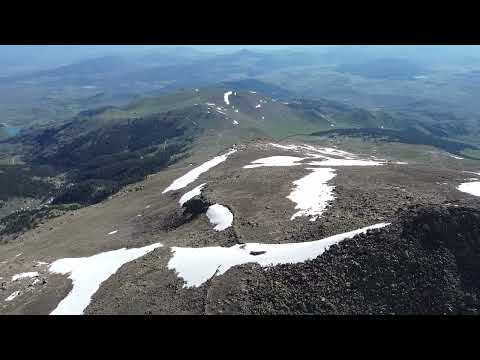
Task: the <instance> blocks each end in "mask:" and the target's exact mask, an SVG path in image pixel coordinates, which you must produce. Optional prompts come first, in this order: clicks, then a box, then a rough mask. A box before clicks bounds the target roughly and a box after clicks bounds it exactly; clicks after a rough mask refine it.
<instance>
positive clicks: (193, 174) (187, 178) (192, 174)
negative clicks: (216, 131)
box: [163, 149, 237, 194]
mask: <svg viewBox="0 0 480 360" xmlns="http://www.w3.org/2000/svg"><path fill="white" fill-rule="evenodd" d="M236 151H237V150H236V149H232V150H230V151H228V152H227V153H225V154H223V155H220V156H216V157H214V158H213V159H212V160H209V161H207V162H205V163H203V164H202V165H200V166H198V167H196V168H195V169H192V170H190V171H189V172H187V173H186V174H185V175H183V176H182V177H180V178H178V179H176V180H175V181H174V182H173V183H172V184H171V185H170V186H169V187H167V188H166V189H165V190H163V194H165V193H166V192H168V191H172V190H179V189H182V188H184V187H185V186H187V185H188V184H190V183H192V182H194V181H195V180H197V179H198V177H199V176H200V175H202V174H203V173H205V172H207V171H208V170H210V169H211V168H212V167H214V166H217V165H218V164H220V163H222V162H224V161H225V160H227V158H228V157H229V156H230V155H232V154H233V153H235V152H236Z"/></svg>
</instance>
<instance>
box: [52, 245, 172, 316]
mask: <svg viewBox="0 0 480 360" xmlns="http://www.w3.org/2000/svg"><path fill="white" fill-rule="evenodd" d="M161 246H163V245H162V244H160V243H156V244H152V245H148V246H145V247H142V248H132V249H125V248H122V249H119V250H113V251H107V252H104V253H100V254H97V255H93V256H90V257H83V258H65V259H59V260H57V261H55V262H53V263H52V264H51V265H50V267H49V271H50V272H51V273H55V274H62V275H67V274H68V275H69V276H68V278H69V279H71V280H72V286H73V288H72V290H71V291H70V293H69V294H68V295H67V296H66V297H65V298H64V299H63V300H62V301H60V303H59V304H58V305H57V307H56V308H55V310H53V311H52V312H51V313H50V315H82V314H83V312H84V310H85V309H86V308H87V306H88V305H89V304H90V301H91V299H92V296H93V295H94V294H95V292H97V290H98V289H99V288H100V285H101V284H102V283H103V282H104V281H105V280H107V279H108V278H109V277H110V276H112V275H113V274H115V273H116V272H117V270H118V269H119V268H120V267H121V266H122V265H124V264H126V263H128V262H130V261H133V260H136V259H138V258H140V257H142V256H144V255H146V254H148V253H149V252H151V251H153V250H155V249H156V248H158V247H161Z"/></svg>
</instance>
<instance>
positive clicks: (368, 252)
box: [218, 206, 480, 314]
mask: <svg viewBox="0 0 480 360" xmlns="http://www.w3.org/2000/svg"><path fill="white" fill-rule="evenodd" d="M479 220H480V211H479V210H477V209H473V208H466V207H441V206H435V207H411V208H408V209H406V210H404V211H402V212H401V213H400V214H398V219H397V220H396V221H394V222H393V223H392V224H391V225H390V226H388V227H386V228H383V229H380V230H375V231H369V232H367V233H366V234H361V235H358V236H356V237H355V238H353V239H350V240H345V241H344V242H342V243H340V244H338V245H334V246H332V247H331V248H330V249H329V250H328V251H326V252H325V253H324V254H323V255H322V256H320V257H318V258H316V259H314V260H312V261H307V262H305V263H301V264H286V265H279V266H275V267H272V268H268V269H262V268H260V267H259V266H257V265H245V266H243V267H241V268H240V269H237V270H236V271H239V272H240V275H239V277H240V283H239V284H238V286H236V287H235V288H236V289H235V290H234V291H232V293H231V294H230V295H229V301H230V302H231V303H232V304H235V307H231V308H224V307H223V308H221V309H218V310H219V312H234V313H248V314H252V313H253V314H282V313H284V314H477V313H478V312H479V311H480V301H479V299H480V297H479V296H480V286H479V285H480V237H479V231H480V221H479Z"/></svg>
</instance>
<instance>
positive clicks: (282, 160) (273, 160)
mask: <svg viewBox="0 0 480 360" xmlns="http://www.w3.org/2000/svg"><path fill="white" fill-rule="evenodd" d="M302 160H304V158H300V157H295V156H270V157H267V158H262V159H257V160H254V161H252V162H251V163H250V165H245V166H244V167H243V168H244V169H254V168H258V167H263V166H294V165H300V164H298V162H299V161H302Z"/></svg>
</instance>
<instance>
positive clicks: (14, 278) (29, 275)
mask: <svg viewBox="0 0 480 360" xmlns="http://www.w3.org/2000/svg"><path fill="white" fill-rule="evenodd" d="M37 276H38V272H36V271H32V272H25V273H21V274H15V275H13V276H12V281H17V280H18V279H24V278H34V277H37Z"/></svg>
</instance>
